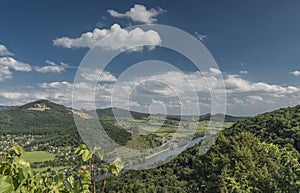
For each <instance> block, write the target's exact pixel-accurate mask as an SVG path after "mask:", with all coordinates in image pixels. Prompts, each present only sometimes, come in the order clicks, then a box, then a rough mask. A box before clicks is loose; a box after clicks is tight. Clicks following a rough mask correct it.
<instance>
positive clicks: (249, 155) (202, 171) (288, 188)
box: [107, 106, 300, 193]
mask: <svg viewBox="0 0 300 193" xmlns="http://www.w3.org/2000/svg"><path fill="white" fill-rule="evenodd" d="M299 108H300V106H296V107H290V108H285V109H279V110H276V111H273V112H269V113H265V114H262V115H258V116H256V117H254V118H248V119H246V120H244V121H239V122H237V123H235V124H234V125H233V126H232V127H231V128H229V129H227V130H224V131H223V132H221V134H220V135H219V137H218V139H217V141H216V143H215V145H213V147H212V148H211V149H210V150H209V151H208V152H207V153H206V154H205V155H199V154H198V153H199V145H198V146H194V147H192V148H190V149H188V150H187V151H185V152H183V153H182V154H180V155H179V156H178V157H177V158H176V159H174V160H172V161H171V162H169V163H168V164H166V165H164V166H161V167H158V168H155V169H150V170H144V171H129V172H127V173H125V174H124V175H123V176H122V177H121V178H110V179H109V180H110V182H109V184H111V185H110V186H109V187H108V188H107V191H108V192H137V191H140V192H187V193H188V192H205V193H211V192H214V193H219V192H220V193H221V192H222V193H223V192H224V193H225V192H235V193H239V192H249V193H250V192H251V193H252V192H254V193H256V192H257V193H261V192H286V193H299V190H300V164H299V161H300V153H299V149H298V143H299V133H300V128H299V117H300V114H299V112H300V111H299ZM296 148H297V149H296Z"/></svg>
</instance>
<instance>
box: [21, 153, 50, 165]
mask: <svg viewBox="0 0 300 193" xmlns="http://www.w3.org/2000/svg"><path fill="white" fill-rule="evenodd" d="M21 158H22V159H24V160H26V161H28V162H29V163H35V162H45V161H49V160H54V158H55V155H54V154H53V153H49V152H46V151H32V152H23V154H22V156H21Z"/></svg>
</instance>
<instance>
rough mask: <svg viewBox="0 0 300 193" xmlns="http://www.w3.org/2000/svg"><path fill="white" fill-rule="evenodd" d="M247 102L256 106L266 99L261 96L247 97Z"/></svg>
mask: <svg viewBox="0 0 300 193" xmlns="http://www.w3.org/2000/svg"><path fill="white" fill-rule="evenodd" d="M246 101H247V102H248V103H251V104H255V103H257V102H261V101H264V99H263V98H262V97H261V96H258V95H250V96H247V97H246Z"/></svg>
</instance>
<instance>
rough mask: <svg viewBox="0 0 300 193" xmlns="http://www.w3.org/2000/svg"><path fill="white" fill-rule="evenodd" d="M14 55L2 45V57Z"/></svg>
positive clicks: (0, 50) (0, 53) (0, 49)
mask: <svg viewBox="0 0 300 193" xmlns="http://www.w3.org/2000/svg"><path fill="white" fill-rule="evenodd" d="M13 55H14V54H13V53H11V52H10V51H8V49H7V48H6V46H4V45H2V44H0V56H13Z"/></svg>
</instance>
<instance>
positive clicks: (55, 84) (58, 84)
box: [39, 81, 72, 89]
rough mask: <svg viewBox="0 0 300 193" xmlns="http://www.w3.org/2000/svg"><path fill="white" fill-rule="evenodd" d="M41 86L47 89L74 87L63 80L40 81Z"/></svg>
mask: <svg viewBox="0 0 300 193" xmlns="http://www.w3.org/2000/svg"><path fill="white" fill-rule="evenodd" d="M39 86H40V87H41V88H45V89H57V88H59V89H70V88H72V84H71V83H69V82H67V81H62V82H44V83H40V84H39Z"/></svg>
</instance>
